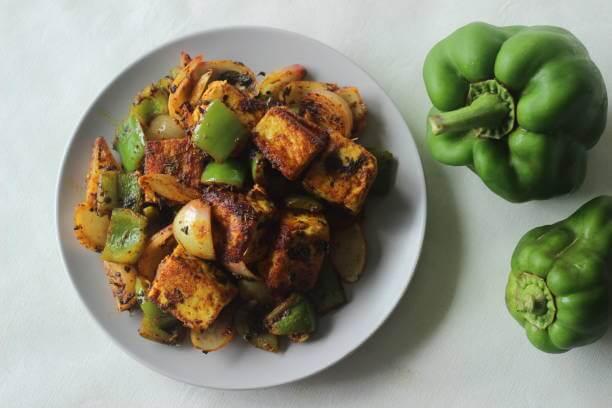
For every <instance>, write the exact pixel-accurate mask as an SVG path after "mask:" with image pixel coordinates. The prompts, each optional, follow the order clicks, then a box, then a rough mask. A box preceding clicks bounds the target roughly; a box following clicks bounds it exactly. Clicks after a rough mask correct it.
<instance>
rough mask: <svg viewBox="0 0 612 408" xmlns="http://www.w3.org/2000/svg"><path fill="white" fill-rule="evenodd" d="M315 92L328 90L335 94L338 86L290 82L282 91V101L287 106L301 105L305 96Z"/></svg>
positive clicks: (321, 83) (324, 83) (309, 82)
mask: <svg viewBox="0 0 612 408" xmlns="http://www.w3.org/2000/svg"><path fill="white" fill-rule="evenodd" d="M315 90H327V91H331V92H335V91H337V90H338V85H336V84H330V83H326V82H317V81H293V82H289V83H288V84H287V85H285V87H283V89H282V90H281V91H280V100H281V101H282V102H283V103H284V104H286V105H293V104H296V103H299V102H300V101H301V100H302V99H304V96H306V95H307V94H309V93H310V92H312V91H315Z"/></svg>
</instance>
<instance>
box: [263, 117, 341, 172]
mask: <svg viewBox="0 0 612 408" xmlns="http://www.w3.org/2000/svg"><path fill="white" fill-rule="evenodd" d="M253 136H254V141H255V144H256V145H257V147H258V148H259V150H261V152H262V153H263V155H264V156H265V158H266V159H268V161H270V163H271V164H272V166H273V167H274V168H276V169H277V170H278V171H280V172H281V173H282V175H283V176H285V177H286V178H288V179H289V180H295V179H296V178H297V177H298V176H299V175H300V173H302V171H303V170H304V169H305V168H306V166H308V164H310V162H311V161H312V160H313V159H314V158H315V156H316V155H317V154H318V153H319V152H320V151H322V150H323V149H324V148H325V146H326V145H327V141H328V139H329V136H328V134H327V132H325V131H324V130H322V129H320V128H318V127H316V126H314V125H310V124H308V123H306V122H305V121H303V120H302V119H300V118H299V117H298V116H296V115H295V114H293V113H292V112H291V111H290V110H288V109H286V108H281V107H275V108H272V109H270V110H269V111H268V112H267V113H266V114H265V116H264V117H263V118H262V119H261V121H259V123H258V124H257V126H255V129H253Z"/></svg>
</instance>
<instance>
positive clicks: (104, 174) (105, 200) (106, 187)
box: [96, 170, 119, 215]
mask: <svg viewBox="0 0 612 408" xmlns="http://www.w3.org/2000/svg"><path fill="white" fill-rule="evenodd" d="M118 176H119V172H118V171H116V170H102V171H100V178H99V179H98V192H97V193H96V212H97V214H98V215H106V214H110V213H111V211H113V208H115V207H118V206H119V191H118V189H117V179H118Z"/></svg>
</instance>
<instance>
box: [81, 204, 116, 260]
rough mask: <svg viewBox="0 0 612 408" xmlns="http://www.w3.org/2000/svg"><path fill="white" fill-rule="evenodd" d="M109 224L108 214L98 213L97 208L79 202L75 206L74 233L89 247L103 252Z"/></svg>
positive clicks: (82, 243)
mask: <svg viewBox="0 0 612 408" xmlns="http://www.w3.org/2000/svg"><path fill="white" fill-rule="evenodd" d="M109 224H110V217H109V216H108V215H98V214H97V213H96V210H94V209H93V208H91V207H89V206H87V204H85V203H80V204H77V205H76V207H74V235H75V236H76V238H77V239H78V240H79V243H80V244H81V245H83V246H84V247H85V248H87V249H91V250H92V251H96V252H102V250H103V249H104V245H105V244H106V233H107V231H108V225H109Z"/></svg>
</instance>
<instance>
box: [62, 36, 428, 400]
mask: <svg viewBox="0 0 612 408" xmlns="http://www.w3.org/2000/svg"><path fill="white" fill-rule="evenodd" d="M181 51H186V52H188V53H190V54H191V55H196V54H198V53H203V54H204V56H205V58H207V59H233V60H237V61H242V62H244V63H245V64H247V65H248V66H249V67H251V69H253V71H254V72H260V71H264V72H269V71H270V70H273V69H276V68H279V67H283V66H286V65H290V64H295V63H299V64H303V65H304V66H306V68H307V70H308V73H309V75H310V77H311V78H313V79H316V80H319V81H324V82H335V83H338V84H340V85H351V86H356V87H357V88H359V90H360V91H361V93H362V95H363V97H364V99H365V102H366V104H367V105H368V109H369V115H368V119H367V121H368V124H367V127H366V130H365V132H364V133H363V134H362V135H361V140H362V142H363V144H364V145H372V146H380V147H384V148H386V149H388V150H390V151H391V152H393V153H394V154H395V155H396V156H397V157H398V158H399V168H398V173H397V178H396V183H395V187H394V190H393V192H392V193H390V194H389V195H388V196H386V197H385V198H382V199H377V198H371V199H370V201H369V203H368V205H367V211H366V221H365V225H366V238H367V241H368V250H369V252H368V263H367V266H366V270H365V272H364V275H363V276H362V278H361V280H360V281H359V282H357V283H355V284H352V285H346V289H347V293H348V296H349V303H348V304H347V305H346V306H344V307H343V308H341V309H339V310H337V311H336V312H334V313H331V314H330V315H328V316H325V317H324V318H322V319H321V321H320V328H319V331H318V332H317V334H316V336H315V338H314V339H313V340H312V341H309V342H307V343H304V344H292V345H290V346H289V347H288V348H287V349H286V350H285V351H284V352H281V353H278V354H272V353H268V352H264V351H261V350H259V349H256V348H253V347H251V346H250V345H248V344H247V343H246V342H244V341H242V340H241V339H236V340H234V341H233V342H232V344H230V345H229V346H228V347H226V348H224V349H222V350H220V351H217V352H214V353H210V354H208V355H204V354H203V353H201V352H198V351H197V350H195V349H193V348H191V347H190V346H189V345H187V344H185V345H184V346H180V347H169V346H164V345H161V344H157V343H154V342H151V341H147V340H145V339H143V338H141V337H140V336H139V335H138V333H137V329H138V325H139V320H140V319H139V317H138V315H133V316H130V314H129V313H118V312H116V311H115V305H114V301H113V299H112V296H111V293H110V289H109V287H108V286H107V284H106V279H105V275H104V272H103V270H102V265H101V261H100V259H99V256H98V254H96V253H93V252H89V251H87V250H85V249H83V248H81V247H80V246H79V244H78V243H77V241H76V239H75V238H74V235H73V231H72V227H73V225H72V212H73V208H74V206H75V204H77V203H78V202H81V201H82V200H83V197H84V191H85V183H84V178H85V173H86V171H87V163H88V160H89V155H90V149H91V146H92V143H93V141H94V139H95V137H96V136H99V135H103V136H105V137H106V139H107V141H109V142H111V141H112V137H113V134H114V126H113V123H112V120H111V119H109V118H113V119H118V118H122V117H123V116H124V115H125V114H126V112H127V111H128V108H129V106H130V103H131V100H132V97H133V96H134V95H135V94H136V93H137V92H138V91H139V90H140V89H141V88H143V87H144V86H145V85H147V84H149V83H151V82H154V81H155V80H157V79H158V78H160V77H162V76H163V75H165V74H166V73H167V72H168V70H169V69H170V68H171V67H173V66H175V65H176V64H177V63H178V59H179V54H180V52H181ZM425 194H426V192H425V181H424V178H423V169H422V166H421V161H420V158H419V154H418V152H417V149H416V146H415V144H414V141H413V139H412V136H411V134H410V131H409V130H408V127H407V126H406V124H405V122H404V119H403V118H402V115H401V114H400V113H399V112H398V110H397V109H396V108H395V106H394V105H393V102H391V100H390V99H389V97H388V96H387V95H386V94H385V92H384V91H383V90H382V89H381V88H380V87H379V86H378V85H377V84H376V82H374V80H373V79H372V78H371V77H369V76H368V74H366V73H365V72H364V71H363V70H362V69H360V68H359V67H358V66H357V65H355V64H354V63H353V62H351V61H350V60H349V59H348V58H346V57H345V56H343V55H342V54H340V53H338V52H337V51H335V50H333V49H331V48H329V47H328V46H326V45H324V44H321V43H319V42H317V41H315V40H312V39H310V38H307V37H304V36H302V35H298V34H295V33H291V32H287V31H282V30H278V29H271V28H263V27H235V28H224V29H218V30H212V31H206V32H202V33H198V34H194V35H190V36H188V37H185V38H182V39H179V40H176V41H173V42H171V43H169V44H166V45H164V46H161V47H160V48H158V49H156V50H154V51H152V52H150V53H149V54H147V55H145V56H144V57H142V58H140V59H139V60H138V61H136V62H135V63H134V64H132V65H131V66H129V67H128V68H127V69H126V70H125V71H123V72H122V73H121V74H120V75H119V76H117V78H115V80H114V81H112V82H111V83H110V84H109V85H108V86H107V87H106V89H105V90H104V91H103V92H102V94H101V95H100V96H99V97H98V98H97V99H96V100H95V101H94V102H93V103H92V104H91V106H90V108H89V109H88V110H87V112H86V114H85V116H84V117H83V119H82V120H81V122H80V124H79V125H78V127H77V128H76V131H75V132H74V135H73V136H72V137H71V139H70V141H69V142H68V146H67V149H66V152H65V155H64V159H63V163H62V167H61V170H60V174H59V179H58V186H57V209H56V210H57V231H58V237H59V245H60V249H61V253H62V256H63V259H64V263H65V265H66V269H67V270H68V273H69V275H70V278H71V280H72V282H73V284H74V286H75V288H76V290H77V291H78V293H79V296H80V297H81V299H82V300H83V303H85V305H86V306H87V309H88V310H89V311H90V312H91V314H92V315H93V317H94V318H95V320H96V321H97V322H98V323H99V324H100V325H101V326H102V328H103V329H104V331H106V332H107V333H108V334H109V335H110V336H111V338H113V339H114V341H115V342H116V343H117V344H119V345H120V347H121V348H122V349H124V350H125V351H126V352H127V353H128V354H130V355H131V356H133V357H134V358H135V359H137V360H138V361H140V362H141V363H143V364H144V365H146V366H148V367H150V368H152V369H154V370H156V371H158V372H160V373H162V374H164V375H167V376H169V377H172V378H175V379H177V380H180V381H184V382H187V383H191V384H195V385H200V386H205V387H212V388H222V389H251V388H261V387H270V386H274V385H279V384H283V383H288V382H291V381H296V380H299V379H301V378H304V377H307V376H309V375H312V374H314V373H317V372H319V371H321V370H323V369H325V368H326V367H329V366H331V365H332V364H334V363H335V362H337V361H338V360H340V359H342V358H343V357H345V356H346V355H348V354H349V353H350V352H352V351H354V350H355V349H356V348H357V347H359V345H361V344H362V343H363V342H364V341H365V340H366V339H368V337H370V336H371V335H372V333H374V332H375V331H376V329H378V328H379V327H380V325H381V324H382V323H383V322H384V321H385V319H386V318H387V316H389V314H390V313H391V311H392V310H393V308H394V307H395V306H396V304H397V303H398V301H399V300H400V298H401V296H402V294H403V293H404V291H405V290H406V287H407V286H408V283H409V281H410V278H411V277H412V275H413V273H414V269H415V266H416V264H417V260H418V257H419V253H420V251H421V245H422V242H423V237H424V233H425V219H426V196H425ZM397 341H402V339H397Z"/></svg>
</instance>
